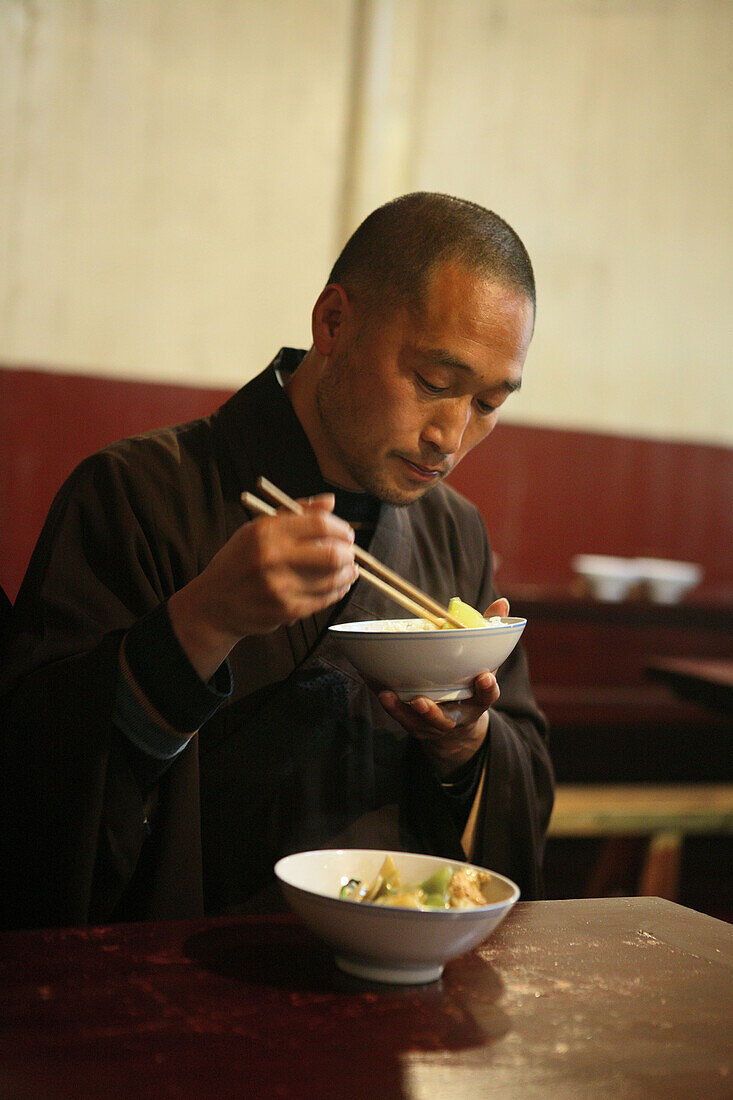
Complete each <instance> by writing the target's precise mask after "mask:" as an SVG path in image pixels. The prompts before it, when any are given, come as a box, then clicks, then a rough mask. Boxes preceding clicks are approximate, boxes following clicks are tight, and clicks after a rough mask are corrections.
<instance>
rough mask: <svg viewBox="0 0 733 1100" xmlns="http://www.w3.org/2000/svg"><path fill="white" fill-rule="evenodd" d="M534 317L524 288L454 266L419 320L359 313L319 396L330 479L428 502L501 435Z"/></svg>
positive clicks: (344, 333) (345, 326)
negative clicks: (475, 451)
mask: <svg viewBox="0 0 733 1100" xmlns="http://www.w3.org/2000/svg"><path fill="white" fill-rule="evenodd" d="M533 321H534V314H533V308H532V304H531V302H530V300H529V299H528V298H527V297H526V296H525V295H524V294H523V293H521V292H520V291H517V290H514V289H511V288H509V287H506V286H504V285H502V284H500V283H497V282H494V281H490V280H486V279H484V278H483V277H481V276H477V275H475V274H472V273H470V272H468V271H467V270H466V269H465V268H464V267H462V266H460V265H456V264H445V265H442V266H441V267H439V268H438V269H437V270H436V272H435V273H434V274H433V276H432V278H431V280H430V282H429V284H428V287H427V291H426V295H425V302H424V306H423V309H422V311H421V314H420V316H412V315H411V314H410V313H409V312H408V311H407V310H400V311H398V312H397V313H394V314H392V315H391V316H389V317H387V318H386V319H385V321H384V322H380V320H379V318H378V317H371V318H369V319H367V320H366V321H363V320H361V321H360V320H359V317H358V311H357V310H356V309H355V308H354V307H352V309H351V311H350V313H349V315H348V316H347V317H345V318H344V321H343V323H342V325H341V328H340V332H339V340H338V341H337V344H336V345H335V347H334V351H333V353H332V354H331V355H329V356H328V357H327V359H326V361H325V364H324V368H323V371H322V373H321V377H320V378H319V381H318V385H317V390H316V400H317V407H318V413H319V417H320V423H321V429H322V432H323V438H324V441H325V443H326V446H327V447H328V452H329V454H328V461H327V463H326V464H325V468H324V473H326V476H327V477H329V478H330V480H332V481H334V482H336V483H337V484H340V485H341V486H343V487H344V488H351V489H364V490H367V491H368V492H370V493H372V494H374V495H375V496H377V497H379V498H380V499H381V500H384V501H386V502H388V503H390V504H395V505H404V504H409V503H410V502H411V501H413V500H416V499H417V498H418V497H420V496H422V495H423V494H424V493H425V492H427V490H428V489H430V488H431V487H432V486H434V485H436V484H437V483H438V481H440V480H441V479H442V478H444V477H445V476H446V475H447V474H449V473H450V471H451V470H452V469H453V468H454V467H455V466H456V465H457V463H458V462H460V460H461V459H462V458H463V456H464V455H465V454H467V452H468V451H470V450H471V448H472V447H475V446H476V444H477V443H480V442H481V440H482V439H484V437H485V436H487V435H488V434H489V432H490V431H491V430H492V429H493V427H494V425H495V424H496V419H497V414H498V409H499V407H500V406H501V405H502V404H503V403H504V401H505V400H506V398H507V397H508V395H509V394H510V393H512V392H513V391H514V390H515V389H517V388H518V387H519V385H520V382H521V378H522V368H523V366H524V360H525V358H526V355H527V349H528V348H529V342H530V339H531V336H532V327H533Z"/></svg>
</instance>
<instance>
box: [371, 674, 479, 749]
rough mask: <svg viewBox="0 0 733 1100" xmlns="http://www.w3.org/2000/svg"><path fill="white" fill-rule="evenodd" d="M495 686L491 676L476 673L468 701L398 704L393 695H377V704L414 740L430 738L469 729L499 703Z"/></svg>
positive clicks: (423, 698)
mask: <svg viewBox="0 0 733 1100" xmlns="http://www.w3.org/2000/svg"><path fill="white" fill-rule="evenodd" d="M499 695H500V692H499V685H498V683H497V680H496V676H495V675H494V673H493V672H488V671H484V672H481V673H479V675H478V676H477V677H476V679H475V681H474V684H473V694H472V695H471V697H470V698H468V699H464V700H461V702H460V703H459V704H454V703H448V704H445V705H441V704H439V703H435V702H433V700H431V699H428V698H426V696H424V695H418V696H416V697H415V698H414V699H411V700H410V701H409V702H402V701H401V700H400V699H399V698H398V696H397V695H396V694H395V693H394V692H393V691H388V690H387V691H380V692H379V701H380V703H381V704H382V706H383V707H384V709H385V710H386V711H387V713H388V714H389V715H391V716H392V718H394V719H395V721H397V722H399V724H400V725H401V726H402V728H403V729H404V730H406V731H407V732H408V733H412V734H414V735H415V736H420V735H421V734H422V735H425V736H430V735H432V734H434V733H447V732H449V731H450V730H454V729H460V730H465V729H469V728H471V727H472V726H473V725H475V723H476V722H477V721H478V720H479V718H480V717H481V715H482V714H484V713H485V712H486V711H487V710H488V709H489V708H490V707H492V706H494V705H495V704H496V703H497V702H498V701H499Z"/></svg>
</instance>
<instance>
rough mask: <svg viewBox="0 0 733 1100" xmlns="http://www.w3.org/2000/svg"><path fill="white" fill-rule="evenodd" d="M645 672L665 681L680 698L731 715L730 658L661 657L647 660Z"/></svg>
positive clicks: (732, 684) (732, 676)
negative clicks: (648, 661)
mask: <svg viewBox="0 0 733 1100" xmlns="http://www.w3.org/2000/svg"><path fill="white" fill-rule="evenodd" d="M647 675H648V676H649V677H651V678H652V679H653V680H661V681H662V682H663V683H665V684H668V685H669V687H671V688H672V690H673V691H674V692H675V693H676V694H677V695H679V696H680V698H681V699H689V700H691V701H692V702H693V703H702V704H703V706H706V707H710V709H711V710H716V711H718V712H719V713H721V714H725V715H727V717H729V718H733V660H708V659H703V658H687V657H685V658H682V657H679V658H677V657H666V658H661V657H660V658H657V659H655V660H654V661H651V662H650V664H649V666H648V668H647Z"/></svg>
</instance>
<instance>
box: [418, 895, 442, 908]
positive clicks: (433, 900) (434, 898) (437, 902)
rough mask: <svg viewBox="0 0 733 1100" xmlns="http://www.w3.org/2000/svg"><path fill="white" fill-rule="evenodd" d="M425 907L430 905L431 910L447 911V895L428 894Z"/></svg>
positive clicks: (424, 902) (424, 901)
mask: <svg viewBox="0 0 733 1100" xmlns="http://www.w3.org/2000/svg"><path fill="white" fill-rule="evenodd" d="M423 905H428V906H429V907H430V908H431V909H447V908H448V899H447V898H446V896H445V894H426V895H425V898H424V899H423Z"/></svg>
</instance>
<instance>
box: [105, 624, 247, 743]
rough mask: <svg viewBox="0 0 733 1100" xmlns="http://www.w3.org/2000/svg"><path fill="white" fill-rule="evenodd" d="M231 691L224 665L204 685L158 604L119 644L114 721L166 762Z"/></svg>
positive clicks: (227, 665)
mask: <svg viewBox="0 0 733 1100" xmlns="http://www.w3.org/2000/svg"><path fill="white" fill-rule="evenodd" d="M231 691H232V677H231V670H230V668H229V663H228V661H225V662H224V663H223V664H222V665H220V667H219V668H218V669H217V671H216V673H215V674H214V676H213V677H212V678H211V680H210V681H208V683H207V682H205V681H203V680H202V679H201V678H200V677H199V675H198V673H197V672H196V670H195V669H194V668H193V666H192V665H191V662H190V661H189V659H188V657H187V656H186V653H185V652H184V650H183V649H182V648H181V645H180V643H179V641H178V639H177V637H176V635H175V633H174V631H173V628H172V626H171V623H170V619H169V617H168V609H167V606H166V604H161V605H160V606H159V607H157V608H156V609H155V611H152V612H151V613H150V614H149V615H146V616H145V617H144V618H143V619H140V620H139V622H137V623H135V625H134V626H133V627H131V628H130V630H129V631H128V632H127V634H126V635H125V637H124V639H123V642H122V646H121V648H120V671H119V676H118V680H117V691H116V696H115V706H114V711H113V720H114V722H115V724H116V725H117V726H118V728H119V729H121V730H122V732H123V733H124V734H126V736H127V737H128V738H129V739H130V740H131V741H132V742H133V744H134V745H136V746H137V748H139V749H141V750H142V751H143V752H145V753H147V754H149V755H150V756H154V757H155V758H156V759H158V760H170V759H172V758H173V757H174V756H177V755H178V753H179V752H181V751H182V750H183V749H184V748H185V747H186V745H187V744H188V742H189V740H190V738H191V737H192V736H193V734H194V733H195V732H196V731H197V730H198V729H199V728H200V727H201V726H202V725H203V724H204V723H205V722H206V721H207V720H208V719H209V718H211V716H212V715H213V714H215V712H216V711H217V710H218V708H219V707H220V706H221V704H222V703H223V702H225V700H226V699H228V698H229V696H230V695H231Z"/></svg>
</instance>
